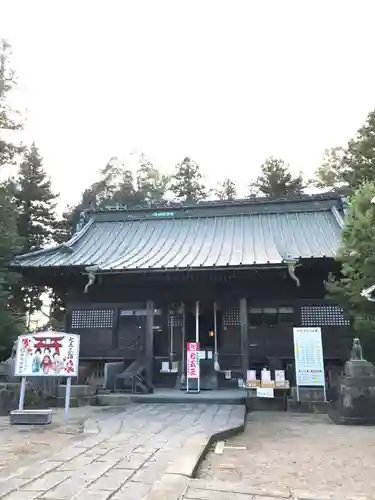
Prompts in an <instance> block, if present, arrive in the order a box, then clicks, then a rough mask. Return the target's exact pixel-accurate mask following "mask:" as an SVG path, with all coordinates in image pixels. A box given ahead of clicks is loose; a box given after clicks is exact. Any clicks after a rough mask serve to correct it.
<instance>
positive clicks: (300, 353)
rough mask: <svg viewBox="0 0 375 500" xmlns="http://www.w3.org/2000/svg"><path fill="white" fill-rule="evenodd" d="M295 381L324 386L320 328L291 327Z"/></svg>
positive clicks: (298, 383)
mask: <svg viewBox="0 0 375 500" xmlns="http://www.w3.org/2000/svg"><path fill="white" fill-rule="evenodd" d="M293 336H294V355H295V362H296V383H297V385H298V386H318V387H322V386H323V387H324V386H325V377H324V359H323V347H322V332H321V329H320V328H293Z"/></svg>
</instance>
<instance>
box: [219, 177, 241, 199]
mask: <svg viewBox="0 0 375 500" xmlns="http://www.w3.org/2000/svg"><path fill="white" fill-rule="evenodd" d="M215 194H216V196H217V197H218V198H219V200H234V199H235V198H236V196H237V189H236V185H235V183H234V182H233V181H231V180H230V179H224V180H223V182H222V183H221V184H220V186H219V188H218V189H217V190H216V191H215Z"/></svg>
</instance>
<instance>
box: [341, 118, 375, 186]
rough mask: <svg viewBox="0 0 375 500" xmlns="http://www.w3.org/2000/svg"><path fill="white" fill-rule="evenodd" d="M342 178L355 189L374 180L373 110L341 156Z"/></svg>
mask: <svg viewBox="0 0 375 500" xmlns="http://www.w3.org/2000/svg"><path fill="white" fill-rule="evenodd" d="M342 163H343V179H344V181H346V182H347V183H348V184H349V186H350V187H351V188H352V189H353V190H355V189H357V188H358V187H360V186H361V185H362V184H364V183H366V182H373V181H375V110H374V111H371V112H370V113H369V114H368V116H367V119H366V122H365V123H364V125H363V126H362V127H361V128H360V129H359V130H358V132H357V135H356V137H355V138H354V139H352V140H350V141H349V144H348V147H347V148H346V150H345V155H344V158H343V162H342Z"/></svg>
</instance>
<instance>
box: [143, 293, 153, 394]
mask: <svg viewBox="0 0 375 500" xmlns="http://www.w3.org/2000/svg"><path fill="white" fill-rule="evenodd" d="M145 333H146V337H145V355H146V381H147V384H148V386H149V387H153V383H152V379H153V376H152V375H153V362H154V303H153V301H152V300H148V301H147V305H146V332H145Z"/></svg>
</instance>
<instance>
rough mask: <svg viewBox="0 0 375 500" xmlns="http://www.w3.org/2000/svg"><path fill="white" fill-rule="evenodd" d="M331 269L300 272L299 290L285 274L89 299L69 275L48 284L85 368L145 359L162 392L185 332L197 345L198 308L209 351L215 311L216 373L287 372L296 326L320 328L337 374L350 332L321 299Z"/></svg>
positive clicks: (249, 274)
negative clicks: (275, 366)
mask: <svg viewBox="0 0 375 500" xmlns="http://www.w3.org/2000/svg"><path fill="white" fill-rule="evenodd" d="M334 267H335V266H334V264H333V262H332V261H330V260H326V261H319V262H316V261H315V262H314V261H312V262H305V263H304V265H303V266H301V267H300V269H299V270H298V271H297V274H298V277H299V279H300V286H299V287H297V285H296V283H295V281H293V280H292V279H291V278H290V276H289V274H288V272H287V271H286V270H285V269H259V270H244V271H241V270H240V271H199V272H181V273H180V272H175V273H174V272H172V273H159V274H157V275H155V274H151V275H150V274H147V273H144V274H138V275H133V276H129V275H126V274H122V275H120V274H114V275H105V276H98V278H97V280H96V281H95V283H94V284H93V285H92V287H90V289H89V293H84V287H85V284H86V277H84V276H82V275H79V274H75V273H74V272H71V273H70V274H69V275H66V274H64V275H63V276H61V275H60V276H59V275H57V274H55V276H54V278H53V280H52V281H53V282H54V285H55V287H56V289H60V290H61V292H62V293H64V294H65V295H66V297H67V313H66V329H67V330H68V331H71V332H74V333H79V334H80V336H81V360H82V361H83V362H86V363H87V362H93V363H96V364H97V365H99V366H100V365H101V366H103V365H104V362H106V361H117V360H123V359H125V360H128V361H129V362H130V361H131V360H134V359H135V358H137V357H138V356H139V355H140V354H141V353H144V352H146V353H147V357H148V358H152V367H150V370H151V371H152V380H153V383H154V384H155V385H159V384H160V385H165V383H166V380H165V377H163V376H160V368H161V363H162V362H163V361H168V360H171V354H172V359H173V360H174V361H181V359H182V357H183V356H185V352H184V348H183V328H185V334H184V336H185V340H194V339H195V319H194V314H193V312H194V307H195V301H196V300H199V302H200V309H201V316H200V340H201V343H202V345H203V346H204V347H206V348H207V349H211V350H213V339H212V338H210V337H209V336H208V335H207V334H208V332H209V331H210V330H211V329H213V303H214V302H216V304H217V308H218V312H217V335H218V352H219V362H220V368H221V370H222V371H224V370H232V371H234V372H235V373H245V371H246V369H250V368H256V369H261V368H262V367H263V366H266V365H269V364H270V362H271V363H272V362H274V361H275V360H276V361H279V362H280V363H281V365H282V366H283V367H284V368H287V367H288V366H290V365H293V359H294V347H293V327H295V326H320V327H321V328H322V336H323V349H324V358H325V362H326V364H327V365H330V364H342V363H343V362H344V361H345V360H346V359H347V358H348V355H349V352H350V347H351V339H352V337H353V332H352V328H351V326H350V321H349V319H348V318H347V317H346V316H345V315H344V313H343V311H342V310H341V309H340V308H339V307H336V306H335V305H333V304H331V303H330V302H328V301H327V300H326V299H325V287H324V282H325V280H326V279H327V277H328V272H329V271H332V270H334ZM45 279H47V277H46V278H45ZM49 279H50V280H51V274H49ZM182 304H183V306H184V308H183V309H182V308H181V305H182ZM183 310H184V312H183ZM172 324H173V349H172V351H173V353H171V335H172V333H171V330H172ZM270 360H272V361H270ZM292 372H293V370H292Z"/></svg>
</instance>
